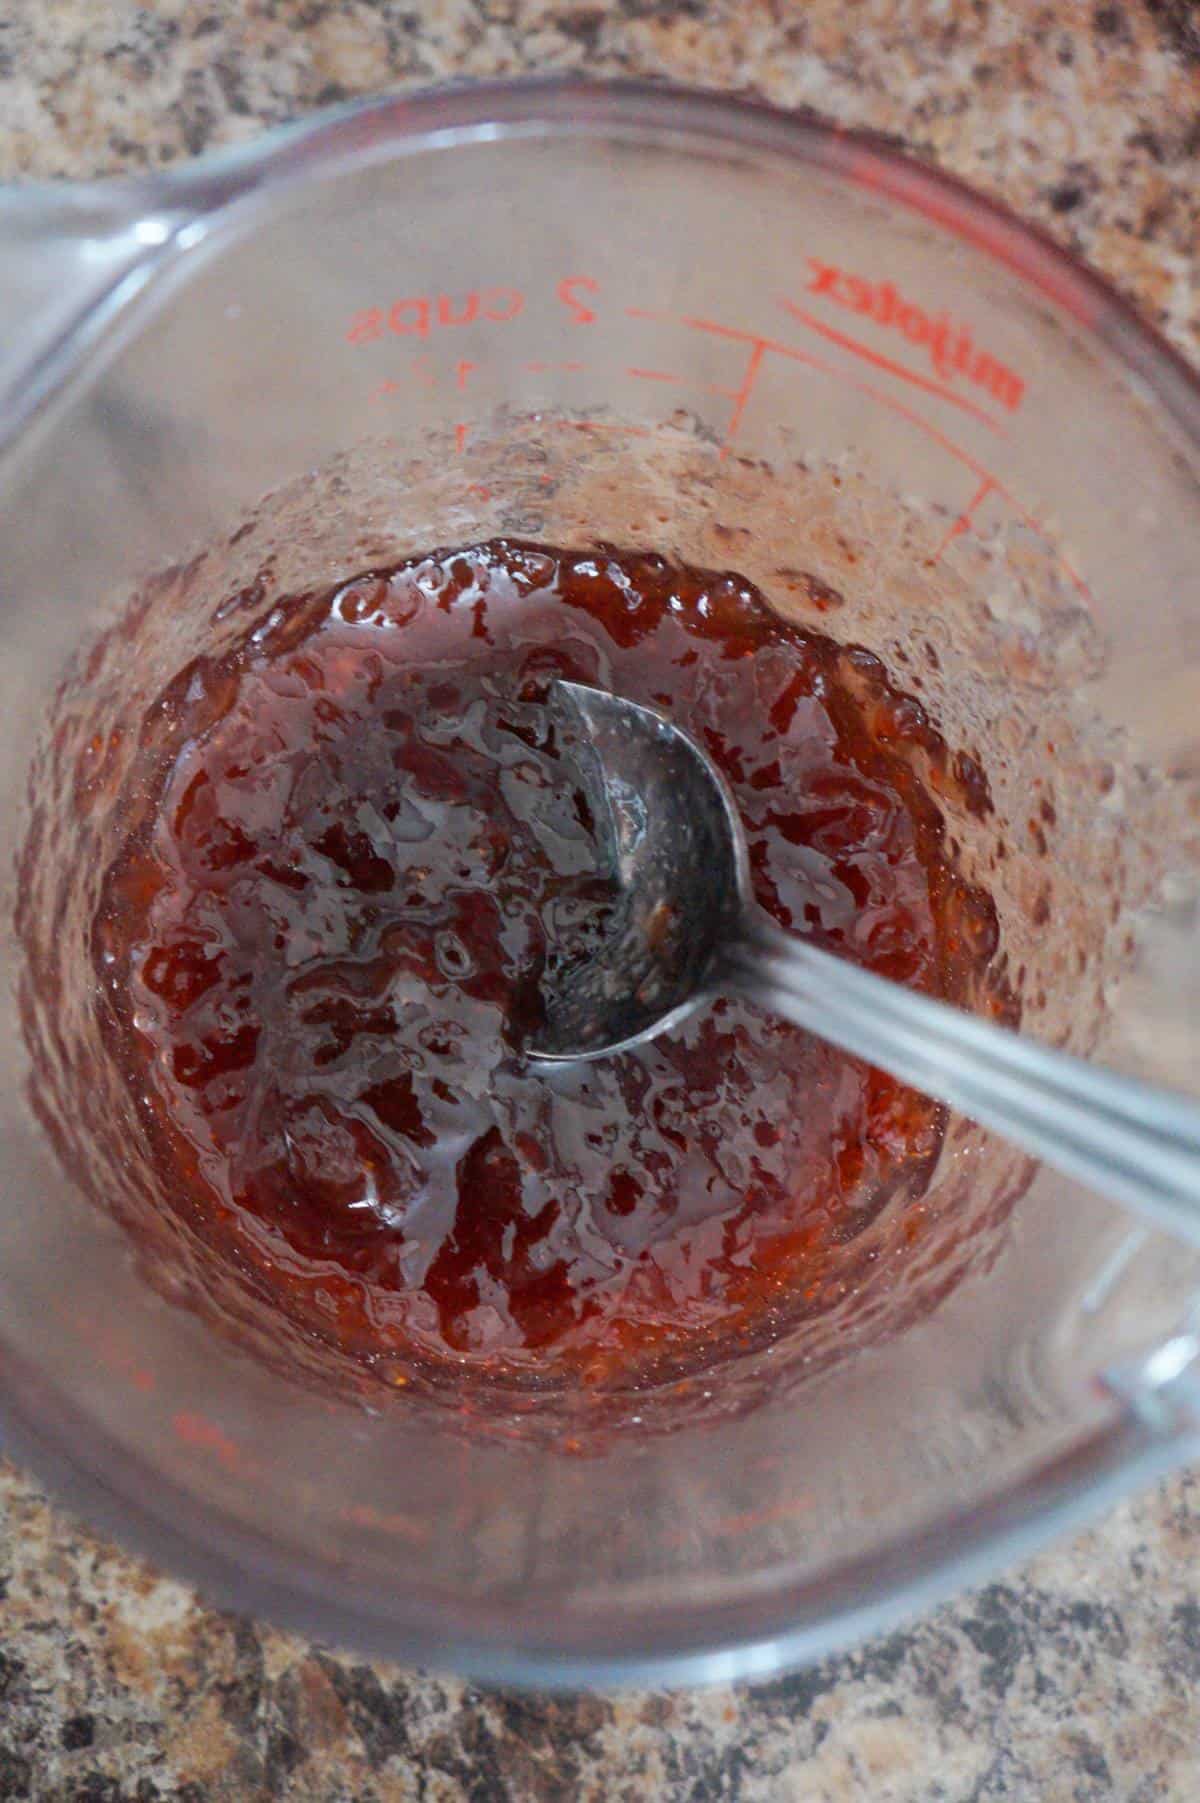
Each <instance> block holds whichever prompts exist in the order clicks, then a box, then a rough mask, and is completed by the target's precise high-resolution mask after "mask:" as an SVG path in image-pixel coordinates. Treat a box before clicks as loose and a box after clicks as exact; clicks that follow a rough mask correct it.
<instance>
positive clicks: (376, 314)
mask: <svg viewBox="0 0 1200 1803" xmlns="http://www.w3.org/2000/svg"><path fill="white" fill-rule="evenodd" d="M524 306H525V296H524V294H523V293H522V292H521V290H520V289H519V288H505V287H499V288H473V289H472V290H471V291H470V293H469V294H466V295H462V296H455V295H451V294H408V295H405V296H404V298H403V299H402V300H396V301H393V302H392V303H391V305H390V306H389V307H386V308H385V307H364V308H362V309H361V310H360V311H359V312H357V313H355V314H354V316H353V317H352V319H351V321H350V324H349V326H348V327H347V329H346V339H347V342H348V343H350V344H373V343H374V342H375V341H376V340H377V339H380V338H383V337H386V336H387V334H388V333H391V334H392V335H393V336H394V337H396V338H428V337H429V334H430V332H431V331H436V330H444V329H445V328H447V327H451V328H452V327H455V326H469V325H473V324H474V323H475V322H476V320H479V319H485V320H487V321H489V322H490V323H491V324H492V325H505V324H507V322H508V321H509V320H510V319H515V318H516V317H517V315H518V314H519V313H520V312H521V311H522V309H523V308H524Z"/></svg>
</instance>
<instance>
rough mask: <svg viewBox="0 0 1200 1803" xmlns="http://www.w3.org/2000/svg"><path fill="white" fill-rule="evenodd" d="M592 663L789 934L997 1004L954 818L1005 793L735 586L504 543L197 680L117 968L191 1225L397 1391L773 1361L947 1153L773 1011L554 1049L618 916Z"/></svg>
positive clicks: (112, 1011)
mask: <svg viewBox="0 0 1200 1803" xmlns="http://www.w3.org/2000/svg"><path fill="white" fill-rule="evenodd" d="M260 615H261V610H260ZM556 676H563V677H568V678H573V679H575V680H578V681H582V682H587V683H591V684H594V685H596V686H598V687H602V688H609V689H612V690H615V691H618V692H620V693H623V694H626V695H629V696H630V697H632V698H633V699H635V700H638V701H642V702H645V703H649V704H651V705H653V706H656V707H659V708H661V709H664V710H666V711H667V712H669V713H670V714H671V715H672V716H673V717H674V718H675V719H677V720H678V721H679V722H680V723H681V724H682V725H683V726H684V727H686V728H687V729H688V730H690V731H691V732H692V733H693V734H695V735H696V736H697V737H698V738H699V739H700V741H701V742H702V743H703V744H704V745H705V746H706V747H707V749H708V750H709V752H710V753H711V754H712V756H713V757H714V758H715V759H716V761H717V763H718V764H719V765H720V767H721V768H722V770H723V771H724V773H725V775H726V776H727V777H728V779H729V781H730V783H731V784H732V787H733V789H734V792H735V794H736V796H737V798H738V801H739V804H740V806H741V809H742V812H743V815H744V818H745V822H746V827H747V832H748V836H749V843H750V850H751V859H752V866H753V875H754V882H755V887H756V890H757V893H758V896H759V899H760V900H761V902H762V903H763V904H764V906H765V907H766V908H767V909H768V910H769V911H770V912H771V913H772V914H773V915H774V917H775V918H776V920H778V921H779V922H780V923H781V924H783V925H784V926H786V927H795V928H797V929H802V930H804V931H805V932H808V933H810V934H812V935H813V937H814V939H815V940H816V942H817V943H819V944H821V945H824V946H826V947H828V948H830V949H831V950H834V951H836V952H838V953H840V954H842V955H844V956H846V957H848V958H851V959H853V960H855V961H857V962H859V963H861V964H864V965H867V966H869V967H870V968H872V969H874V970H877V971H880V972H883V973H884V974H886V975H887V976H889V977H892V978H895V979H897V980H899V981H901V982H904V983H908V984H911V985H913V986H914V987H916V988H919V989H924V990H928V991H930V992H931V993H935V994H939V995H944V996H948V997H950V998H953V999H956V1000H962V1001H967V1002H970V1001H972V1000H974V1001H976V1002H977V1004H978V1005H984V1006H986V1005H988V1004H987V1002H986V999H985V1000H984V1001H983V1002H979V995H980V992H981V987H986V984H984V982H983V979H984V977H985V975H986V972H987V968H988V964H989V960H990V959H991V957H992V954H993V952H994V950H995V947H996V920H995V915H994V910H993V908H992V905H991V903H990V901H989V900H988V898H987V897H986V896H985V895H983V894H982V893H981V892H980V891H979V890H977V889H974V888H972V887H970V886H969V885H968V884H967V883H966V882H964V881H963V879H962V878H961V876H960V875H959V874H958V873H957V871H956V869H955V867H954V863H953V860H952V858H951V856H950V852H949V849H948V846H947V841H946V832H945V828H944V824H943V819H942V814H941V812H940V809H939V806H938V805H937V803H936V801H935V799H934V797H933V794H932V793H931V792H930V791H931V789H935V788H936V787H937V786H938V784H937V783H936V782H934V781H932V780H931V772H941V780H942V781H944V782H950V781H955V782H957V783H958V785H959V790H960V792H961V794H962V795H965V797H966V798H967V802H968V803H969V804H970V805H974V806H976V807H979V808H985V807H986V806H987V805H988V802H987V788H986V782H985V780H984V778H983V775H982V773H981V772H980V771H979V769H978V767H977V766H976V765H974V764H973V763H972V761H971V760H970V759H969V758H966V757H964V756H962V755H961V754H959V755H958V756H957V757H955V758H951V757H950V756H949V754H948V753H947V751H946V747H945V745H944V742H943V741H942V739H941V737H940V735H939V734H938V733H937V731H936V729H935V728H934V727H933V726H932V725H931V723H930V722H929V721H928V720H927V718H926V717H925V715H924V713H923V710H922V709H921V707H920V705H919V704H918V703H917V702H916V701H915V700H913V699H912V698H911V697H908V696H905V695H903V694H901V693H900V692H899V691H898V690H896V689H895V688H894V687H892V685H891V684H890V682H889V680H888V678H887V676H886V672H885V671H884V669H883V667H882V665H881V664H880V663H879V662H878V660H877V659H876V658H874V657H873V656H872V655H871V654H870V653H868V652H865V651H863V650H861V649H857V648H843V647H840V646H838V645H836V644H835V643H834V642H833V641H832V640H830V639H828V638H825V637H823V636H821V635H819V634H816V633H813V632H809V631H806V630H802V629H801V628H800V627H798V626H795V625H791V624H789V623H787V622H786V621H784V620H782V619H781V618H780V617H779V616H778V615H777V614H776V613H775V612H773V611H772V610H771V609H770V608H769V607H768V606H767V604H766V602H765V601H764V599H763V598H762V596H761V595H760V594H759V593H758V592H757V591H756V590H755V589H754V588H752V587H751V586H750V585H749V584H748V583H746V582H745V581H744V580H743V579H741V578H740V577H738V576H736V575H731V574H716V573H713V572H710V571H704V570H697V569H691V568H685V567H680V566H677V565H673V564H671V563H668V562H667V561H665V560H664V559H662V558H660V557H657V556H653V555H643V554H633V553H625V552H618V551H615V550H612V549H611V548H600V549H597V550H594V551H592V552H589V553H586V554H585V553H579V552H564V551H558V550H553V549H549V548H546V547H544V546H537V545H530V544H520V543H516V542H513V541H508V540H497V541H493V542H491V543H488V544H483V545H478V546H474V547H471V548H469V549H466V550H460V551H453V552H445V553H437V554H435V555H432V556H428V557H424V558H420V559H414V560H410V561H408V562H405V563H403V564H401V565H399V566H398V567H396V568H393V569H387V570H379V571H374V570H373V571H370V572H368V573H366V574H362V575H358V576H355V577H354V579H353V580H350V581H347V582H345V583H343V584H342V585H341V586H338V587H336V588H334V589H332V590H327V591H324V592H320V593H308V594H301V595H296V596H293V597H291V598H289V599H286V600H283V601H281V602H278V603H277V604H276V605H275V606H274V607H273V608H272V609H271V611H270V612H269V613H266V614H265V617H259V618H258V619H256V620H255V621H254V622H253V624H249V625H247V627H246V629H245V631H244V633H243V634H242V636H241V637H240V638H239V639H238V640H237V642H236V643H235V644H234V645H233V647H232V649H230V650H228V651H227V652H226V653H225V654H224V655H223V656H222V658H221V659H220V660H201V661H200V662H198V663H197V664H196V665H194V666H192V667H191V669H190V671H189V672H188V673H186V680H185V679H182V678H181V679H180V680H179V681H177V682H176V683H175V684H173V685H172V690H171V700H170V705H171V706H172V707H173V708H175V709H176V710H177V711H178V713H179V718H180V720H181V721H182V724H183V727H184V731H183V735H182V738H179V737H178V736H177V738H176V741H175V742H176V744H181V745H182V749H181V750H179V752H178V754H177V755H176V756H174V757H173V759H172V760H171V762H170V764H169V766H168V767H167V768H165V769H162V770H159V771H157V772H156V773H155V774H154V775H153V779H152V782H151V791H152V792H151V795H150V804H149V805H145V802H144V801H143V805H142V806H141V807H140V811H139V819H138V824H137V826H136V828H135V829H131V831H130V833H129V836H128V837H127V839H126V841H125V843H124V846H123V849H122V850H121V853H120V855H119V856H118V857H117V858H116V859H115V861H114V862H113V863H112V864H111V865H110V867H109V868H108V870H107V871H106V873H105V876H104V882H103V888H102V900H101V906H100V909H99V912H98V915H97V917H96V921H95V927H94V936H93V957H94V961H95V967H96V975H97V979H98V982H99V983H100V985H101V987H102V990H103V993H104V997H105V1001H104V1031H105V1035H106V1040H107V1044H108V1047H109V1051H110V1053H111V1055H112V1056H113V1057H114V1058H115V1059H116V1060H117V1063H118V1066H119V1068H120V1071H121V1073H122V1076H123V1078H124V1080H125V1082H126V1083H127V1085H128V1088H129V1091H130V1093H131V1096H132V1097H133V1098H134V1102H135V1105H136V1108H137V1110H138V1112H139V1115H140V1118H141V1121H142V1124H143V1128H144V1131H145V1134H146V1139H147V1144H148V1146H149V1148H150V1157H151V1160H152V1163H153V1166H154V1171H155V1181H156V1186H157V1189H158V1192H159V1193H160V1195H161V1198H162V1206H163V1207H166V1208H170V1209H172V1210H175V1211H177V1212H178V1213H179V1214H181V1215H182V1217H183V1218H184V1219H185V1220H186V1222H187V1223H188V1225H189V1227H190V1229H191V1230H192V1231H193V1232H194V1233H196V1234H198V1235H199V1236H200V1237H201V1238H202V1239H203V1240H204V1241H205V1242H206V1243H207V1244H208V1245H209V1246H211V1247H212V1248H214V1249H215V1250H216V1251H218V1252H219V1253H220V1254H222V1255H223V1257H224V1258H225V1259H227V1260H228V1261H229V1262H230V1263H231V1264H233V1265H234V1266H236V1268H237V1269H238V1270H239V1271H240V1272H241V1274H242V1280H243V1281H244V1283H246V1284H247V1285H249V1286H250V1287H251V1289H252V1290H253V1291H254V1292H255V1293H257V1295H258V1296H259V1298H260V1299H263V1300H265V1301H267V1302H269V1303H270V1304H271V1305H272V1306H274V1307H276V1308H278V1309H279V1310H282V1311H284V1313H285V1314H286V1315H287V1316H288V1317H289V1318H290V1320H291V1321H292V1323H293V1324H294V1325H296V1326H298V1327H300V1328H301V1329H302V1330H303V1331H304V1332H305V1333H307V1334H309V1335H311V1336H315V1337H316V1338H317V1339H322V1340H324V1341H326V1342H327V1343H329V1344H331V1345H333V1346H336V1347H337V1348H338V1349H339V1350H340V1351H342V1352H348V1353H350V1354H352V1355H354V1356H356V1357H360V1358H363V1359H366V1360H368V1361H372V1362H375V1361H380V1360H383V1361H386V1364H387V1368H388V1369H389V1370H391V1371H395V1370H402V1369H404V1368H405V1365H406V1362H407V1363H408V1364H410V1365H411V1366H412V1367H413V1368H418V1367H419V1368H420V1369H422V1370H423V1371H426V1372H428V1371H430V1370H435V1371H436V1370H437V1369H445V1368H447V1367H453V1368H454V1369H456V1370H461V1369H462V1368H463V1366H464V1365H465V1366H468V1367H476V1368H478V1369H479V1370H480V1371H481V1372H482V1371H487V1372H488V1373H490V1374H492V1375H494V1376H496V1377H499V1378H502V1379H506V1378H511V1379H513V1380H516V1381H534V1382H538V1383H541V1382H545V1381H555V1382H559V1381H572V1382H573V1381H583V1382H591V1383H595V1382H608V1381H615V1382H622V1381H626V1380H629V1379H642V1378H644V1377H646V1376H647V1375H649V1374H652V1373H656V1372H679V1371H681V1370H687V1369H691V1368H699V1367H700V1366H702V1365H703V1364H704V1363H705V1362H707V1361H710V1360H711V1359H712V1358H713V1357H715V1356H717V1355H718V1354H719V1353H720V1352H721V1350H722V1349H723V1348H729V1347H733V1348H735V1349H736V1348H738V1347H741V1346H745V1345H747V1344H756V1343H761V1342H762V1341H763V1340H764V1339H765V1338H769V1337H770V1336H771V1335H772V1334H773V1333H776V1332H777V1331H779V1328H780V1326H781V1324H786V1322H787V1321H788V1320H790V1319H794V1318H795V1317H796V1315H797V1313H798V1312H803V1311H804V1309H805V1308H806V1307H810V1306H812V1305H813V1302H814V1299H819V1297H820V1295H821V1293H822V1286H823V1283H824V1282H825V1275H826V1273H827V1271H828V1270H829V1269H830V1268H832V1265H833V1264H835V1263H836V1260H837V1257H838V1253H839V1249H840V1248H842V1247H844V1246H845V1245H846V1244H847V1242H849V1241H852V1240H854V1239H855V1238H856V1237H857V1236H860V1235H861V1234H862V1233H863V1232H864V1230H865V1229H866V1228H867V1227H868V1226H869V1224H870V1223H871V1222H872V1220H873V1219H874V1218H875V1217H876V1216H877V1215H878V1214H879V1212H880V1211H881V1210H882V1209H884V1208H885V1207H886V1206H888V1205H889V1204H890V1205H892V1206H894V1207H900V1208H902V1207H904V1206H906V1205H908V1204H910V1203H911V1202H912V1201H913V1200H914V1199H916V1198H919V1196H920V1195H921V1193H922V1192H923V1190H924V1188H925V1187H926V1185H927V1183H928V1181H929V1177H930V1173H931V1170H932V1167H933V1164H934V1162H935V1160H936V1159H937V1156H938V1152H939V1148H940V1145H941V1140H942V1134H943V1128H944V1120H943V1114H942V1111H941V1109H940V1108H939V1107H938V1106H937V1105H936V1104H935V1103H933V1102H931V1101H930V1100H928V1099H927V1098H925V1097H922V1096H920V1095H917V1094H914V1093H913V1092H912V1091H911V1090H909V1089H907V1088H905V1087H904V1086H903V1085H902V1084H899V1083H897V1082H894V1081H893V1080H892V1079H891V1078H889V1077H887V1076H884V1075H883V1074H882V1073H880V1072H879V1071H877V1070H873V1069H869V1068H867V1067H866V1066H865V1065H863V1064H861V1063H860V1062H858V1061H857V1060H855V1059H853V1058H851V1057H848V1056H846V1055H845V1054H843V1053H842V1052H839V1051H837V1050H835V1049H834V1048H833V1047H831V1046H828V1045H825V1044H823V1043H821V1042H820V1041H819V1040H817V1039H815V1038H813V1037H812V1036H810V1035H809V1034H807V1033H805V1032H803V1031H802V1030H800V1029H799V1028H797V1027H794V1026H790V1025H788V1024H787V1023H785V1022H783V1021H781V1020H777V1019H772V1018H769V1017H768V1016H766V1015H763V1014H760V1013H758V1012H757V1011H756V1010H755V1009H754V1008H753V1007H751V1006H750V1005H749V1004H748V1003H743V1002H740V1001H737V1000H725V1001H720V1002H717V1003H716V1004H714V1005H712V1006H710V1007H708V1008H707V1009H705V1010H704V1011H702V1012H701V1013H699V1014H698V1015H696V1016H694V1017H693V1018H692V1019H690V1020H689V1021H688V1022H687V1023H686V1024H685V1025H684V1026H683V1027H682V1028H681V1029H679V1030H678V1031H677V1032H675V1033H673V1034H671V1035H669V1036H666V1037H663V1038H661V1039H659V1040H658V1041H657V1042H655V1043H654V1044H652V1045H650V1046H647V1047H645V1048H644V1049H642V1050H639V1051H637V1052H632V1053H628V1054H625V1055H623V1056H620V1057H617V1058H613V1059H611V1060H609V1061H601V1062H597V1063H591V1064H586V1065H579V1066H574V1067H565V1068H560V1069H556V1070H554V1071H553V1073H552V1074H546V1073H545V1071H544V1069H537V1068H534V1067H531V1066H530V1065H529V1064H528V1063H527V1061H526V1059H525V1056H524V1052H523V1045H524V1042H525V1037H526V1034H527V1032H528V1031H529V1028H530V1025H531V1023H533V1022H534V1021H535V1020H536V1018H537V1012H538V993H539V984H540V982H541V980H542V977H543V975H544V973H545V971H546V969H547V966H548V965H551V966H552V965H553V964H554V963H555V961H557V960H560V959H563V958H566V957H571V956H575V955H578V953H579V951H580V949H581V947H584V946H586V944H587V941H588V935H589V934H595V933H599V932H602V930H603V924H604V911H605V908H606V906H607V904H608V900H609V893H608V889H607V886H606V883H605V882H604V880H603V879H602V877H601V876H600V875H598V872H597V862H598V857H599V853H598V849H597V845H596V841H595V837H594V833H593V823H592V820H591V816H590V812H589V809H588V806H587V802H586V799H585V797H584V795H583V793H582V791H581V790H580V789H579V787H578V782H577V773H575V772H574V771H573V769H572V766H571V763H570V760H569V758H567V757H566V756H565V754H564V750H563V747H562V746H561V745H560V744H559V743H558V742H557V740H556V736H555V729H554V726H553V724H552V722H551V719H550V716H549V713H548V710H547V707H546V698H547V685H548V683H549V681H550V679H552V678H553V677H556ZM150 780H151V779H150V778H147V781H150Z"/></svg>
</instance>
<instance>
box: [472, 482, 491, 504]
mask: <svg viewBox="0 0 1200 1803" xmlns="http://www.w3.org/2000/svg"><path fill="white" fill-rule="evenodd" d="M467 493H468V494H469V495H478V497H479V499H480V500H481V501H490V500H491V498H492V491H491V489H490V488H485V487H484V486H483V483H482V482H472V484H471V486H470V488H468V490H467Z"/></svg>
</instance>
